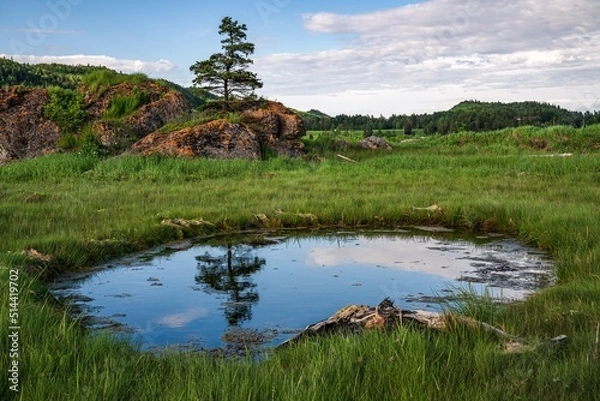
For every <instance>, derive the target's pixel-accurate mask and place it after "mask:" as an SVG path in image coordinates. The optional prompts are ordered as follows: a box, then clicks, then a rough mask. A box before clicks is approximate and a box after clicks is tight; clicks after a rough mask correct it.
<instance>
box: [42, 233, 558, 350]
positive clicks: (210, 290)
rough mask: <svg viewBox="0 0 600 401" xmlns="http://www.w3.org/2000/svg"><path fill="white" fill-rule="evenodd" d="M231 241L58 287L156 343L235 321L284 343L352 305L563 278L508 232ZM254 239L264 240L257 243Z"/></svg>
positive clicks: (435, 300)
mask: <svg viewBox="0 0 600 401" xmlns="http://www.w3.org/2000/svg"><path fill="white" fill-rule="evenodd" d="M245 239H246V242H244V241H240V240H234V239H226V242H220V243H217V244H215V245H211V244H207V243H198V244H196V245H193V246H192V245H191V244H190V246H189V247H188V248H186V249H169V248H164V247H163V248H160V249H157V250H155V251H153V252H147V253H144V254H140V255H134V256H131V257H129V258H124V259H121V260H118V261H115V262H113V263H111V264H110V266H108V265H107V266H104V267H106V268H103V269H98V270H96V271H94V272H90V273H88V274H86V275H85V276H84V278H81V277H77V278H74V277H64V278H63V279H62V280H58V281H57V282H56V285H55V286H50V290H51V291H52V292H53V293H54V294H55V296H56V297H57V298H62V299H64V300H66V301H67V302H71V303H73V304H74V305H75V306H77V307H78V308H79V310H80V311H81V312H82V314H83V315H84V316H89V319H88V321H90V322H95V323H94V324H93V325H92V327H98V328H109V329H114V328H115V327H119V326H120V327H127V328H129V329H130V331H133V332H135V333H136V335H138V338H137V339H138V340H139V341H140V342H141V344H143V346H144V347H145V348H151V347H164V346H166V345H172V344H185V343H187V342H189V341H191V340H193V341H196V340H198V343H199V344H200V346H201V347H206V348H212V347H222V346H224V344H225V342H226V340H224V339H223V336H224V334H225V333H228V332H230V331H231V330H232V329H233V330H237V332H243V331H244V330H251V331H254V330H256V331H258V332H263V331H265V330H267V331H268V330H270V331H272V332H277V335H276V337H275V338H274V339H273V343H274V344H276V343H278V342H281V341H284V340H286V339H287V338H289V337H290V336H292V335H293V333H294V330H300V329H302V328H304V327H306V325H308V324H310V323H313V322H315V321H318V320H321V319H323V318H325V317H327V316H330V315H331V314H332V313H333V312H335V311H336V310H339V309H340V308H342V307H344V306H346V305H348V304H367V305H375V304H377V303H379V302H380V301H381V300H382V299H383V298H385V297H390V298H391V299H392V300H394V301H395V302H396V304H397V305H398V306H400V307H402V308H404V309H428V310H440V308H441V305H440V304H439V302H441V301H444V300H449V299H452V297H453V296H457V295H460V292H458V291H457V292H453V289H457V290H460V289H461V288H463V289H464V287H465V286H466V285H468V286H469V288H473V289H474V290H475V291H476V292H477V293H483V292H484V291H488V290H489V291H490V293H491V294H492V295H493V296H495V295H498V297H508V298H511V299H515V298H517V299H518V298H523V297H524V296H526V295H527V294H529V293H531V292H532V291H534V290H537V289H538V288H541V287H544V286H545V285H548V284H551V282H552V278H553V274H552V269H551V265H550V263H549V262H548V260H547V259H545V256H544V255H543V254H541V253H540V252H539V251H536V250H534V249H531V248H527V247H526V246H524V245H523V244H521V243H519V242H517V241H515V240H512V239H507V238H480V239H476V241H475V242H474V240H473V239H465V238H463V237H460V236H459V235H456V236H455V237H448V236H442V235H439V236H438V235H431V236H429V235H422V233H421V235H414V233H375V234H373V233H336V234H329V235H321V236H317V235H305V236H278V237H276V236H272V237H266V238H265V237H261V238H260V239H261V241H262V242H259V243H257V242H256V240H257V238H250V240H248V238H245ZM250 244H252V245H250Z"/></svg>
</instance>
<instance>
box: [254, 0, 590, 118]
mask: <svg viewBox="0 0 600 401" xmlns="http://www.w3.org/2000/svg"><path fill="white" fill-rule="evenodd" d="M303 18H304V24H305V28H306V29H307V30H308V31H310V32H312V33H314V34H317V35H341V36H340V38H344V39H345V40H347V38H348V37H350V38H351V41H350V43H349V44H348V42H342V43H346V46H345V47H343V48H340V49H331V50H330V51H323V52H318V53H309V54H289V53H288V54H274V55H271V56H267V57H262V58H260V59H258V60H256V67H257V69H258V72H259V75H260V76H261V77H262V78H263V80H264V81H265V88H269V93H274V94H275V95H276V97H278V98H280V100H283V99H294V98H296V99H298V98H299V97H302V98H304V99H309V98H312V99H313V100H314V101H315V103H320V104H321V105H325V106H326V105H328V104H329V105H331V106H330V110H333V112H335V113H337V112H344V111H342V108H343V103H344V102H345V103H347V104H352V103H354V104H357V103H360V97H359V95H358V93H360V94H361V96H362V98H363V100H364V99H365V93H368V94H369V96H368V99H369V103H364V104H363V106H362V109H363V112H370V113H377V114H378V113H379V112H381V113H384V114H391V113H402V112H412V111H428V110H429V108H428V106H426V105H424V104H420V103H416V102H415V101H413V100H412V99H410V100H405V101H395V102H392V103H389V102H390V98H391V97H393V94H394V93H395V94H396V98H400V97H403V96H406V95H410V98H412V97H414V96H415V95H418V94H419V93H420V92H422V91H426V93H427V96H429V97H430V98H432V99H435V100H436V101H438V103H439V104H440V105H442V104H444V105H446V104H448V102H449V101H454V100H455V99H457V97H458V96H465V97H466V98H482V97H485V98H492V99H493V100H498V101H508V100H515V98H517V99H516V100H540V101H549V102H556V103H560V104H561V105H563V106H565V107H571V108H576V109H581V108H592V107H594V105H595V104H596V102H597V99H598V96H599V95H600V83H598V80H597V77H598V76H600V2H599V1H597V0H581V1H578V2H571V1H565V0H518V1H515V0H498V1H491V0H470V1H464V0H429V1H427V2H424V3H420V4H414V5H409V6H404V7H398V8H393V9H389V10H381V11H377V12H373V13H367V14H355V15H344V14H334V13H317V14H308V15H304V16H303ZM317 37H318V36H317ZM449 88H452V90H448V89H449ZM586 88H587V91H586ZM588 91H589V92H590V93H588ZM594 93H595V95H594ZM494 94H497V97H496V98H494ZM544 96H549V98H545V97H544ZM336 97H337V98H340V99H343V102H342V101H338V102H336V101H334V100H335V99H334V98H336ZM378 97H379V100H378ZM421 97H422V96H421ZM324 99H328V101H325V100H324ZM463 99H464V98H463ZM458 100H459V101H460V100H462V99H460V98H459V99H458ZM482 100H483V99H482ZM559 101H560V102H559ZM451 105H452V104H450V105H449V106H451ZM294 107H297V106H294ZM436 109H440V106H438V107H437V108H436ZM325 111H327V110H326V109H325ZM346 112H349V111H346ZM357 112H360V111H359V110H357Z"/></svg>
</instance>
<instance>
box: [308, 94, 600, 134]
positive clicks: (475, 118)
mask: <svg viewBox="0 0 600 401" xmlns="http://www.w3.org/2000/svg"><path fill="white" fill-rule="evenodd" d="M302 118H303V119H304V122H305V123H306V126H307V129H308V130H309V131H342V132H343V131H363V132H364V134H365V135H372V134H377V133H380V132H383V131H390V130H392V131H395V132H396V133H401V132H403V133H405V134H407V135H413V134H415V133H417V132H420V133H421V134H425V135H432V134H442V135H445V134H449V133H454V132H461V131H472V132H483V131H493V130H498V129H503V128H509V127H518V126H521V125H533V126H538V127H546V126H552V125H568V126H573V127H583V126H585V125H591V124H598V123H600V112H599V111H594V112H593V113H592V112H590V111H586V112H579V111H569V110H566V109H563V108H561V107H559V106H554V105H551V104H548V103H540V102H533V101H529V102H514V103H500V102H494V103H490V102H480V101H476V100H468V101H464V102H461V103H459V104H457V105H456V106H454V107H452V108H451V109H450V110H447V111H439V112H435V113H431V114H410V115H407V114H398V115H396V114H394V115H392V116H390V117H384V116H379V117H374V116H367V115H346V114H340V115H337V116H335V117H332V116H328V115H326V114H324V113H322V112H320V111H318V110H310V111H308V112H306V113H302Z"/></svg>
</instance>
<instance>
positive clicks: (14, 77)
mask: <svg viewBox="0 0 600 401" xmlns="http://www.w3.org/2000/svg"><path fill="white" fill-rule="evenodd" d="M98 70H108V68H106V67H94V66H81V65H78V66H72V65H63V64H34V65H30V64H21V63H17V62H16V61H12V60H9V59H6V58H0V86H11V85H24V86H29V87H34V88H45V87H49V86H58V87H61V88H65V89H75V88H77V86H79V83H80V79H81V77H82V76H83V75H85V74H88V73H90V72H93V71H98Z"/></svg>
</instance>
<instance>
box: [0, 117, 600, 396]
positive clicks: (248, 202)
mask: <svg viewBox="0 0 600 401" xmlns="http://www.w3.org/2000/svg"><path fill="white" fill-rule="evenodd" d="M527 130H529V128H528V129H527ZM527 130H525V131H523V132H521V131H518V132H517V134H515V132H514V131H510V132H509V131H500V132H498V133H494V134H491V133H488V134H487V135H486V134H462V135H459V136H457V137H455V138H453V137H452V136H448V137H431V138H422V139H418V140H416V141H411V142H403V143H402V144H401V145H399V147H398V148H397V150H394V151H391V152H364V151H358V150H352V151H351V152H352V153H349V154H351V156H352V157H353V158H354V159H355V160H356V161H358V163H347V162H344V161H342V160H341V159H339V158H337V157H336V156H335V153H331V154H328V153H325V154H319V155H313V156H312V157H310V158H308V159H307V160H302V159H286V158H274V159H269V160H267V161H261V162H259V161H243V160H227V161H220V160H206V159H194V160H191V159H177V158H162V157H147V158H145V157H138V156H127V155H124V156H120V157H117V158H109V159H106V158H98V157H94V156H93V155H90V154H87V155H86V154H81V153H71V154H55V155H49V156H46V157H43V158H39V159H33V160H26V161H21V162H17V163H12V164H8V165H4V166H0V233H1V234H0V235H1V241H0V265H2V266H3V268H2V269H1V270H0V275H1V277H0V282H1V283H2V284H1V285H2V291H0V294H7V293H8V292H7V281H8V274H7V270H6V268H9V267H10V268H13V269H15V268H18V269H20V272H21V274H20V306H19V308H20V310H19V312H20V316H21V319H22V320H21V323H20V324H21V330H20V333H21V338H20V341H21V342H20V369H21V370H20V379H21V388H20V390H21V391H20V393H19V394H13V393H12V392H10V390H9V389H8V388H7V387H5V386H4V384H3V386H0V398H1V399H21V400H46V399H86V400H94V399H98V400H106V399H119V400H127V399H131V400H146V399H148V400H150V399H152V400H155V399H164V400H182V399H185V400H187V399H202V400H223V399H228V400H238V399H239V400H270V399H274V400H298V399H302V400H325V399H327V400H338V399H339V400H348V399H354V400H361V399H364V400H389V399H411V400H413V399H414V400H421V399H423V400H425V399H427V400H432V399H435V400H444V399H448V400H463V399H464V400H467V399H468V400H505V399H527V400H530V399H531V400H534V399H535V400H537V399H546V400H570V399H572V400H575V399H577V400H593V399H595V398H596V397H597V391H596V389H597V388H600V379H599V378H600V361H599V359H598V358H599V357H600V356H599V355H598V354H597V351H598V350H597V347H598V345H597V344H596V340H595V333H596V327H597V324H598V322H600V270H599V266H600V225H599V224H598V221H600V208H598V199H599V196H600V159H599V157H600V153H599V152H598V148H597V147H596V145H595V144H596V143H597V140H598V138H600V132H599V131H598V127H595V128H594V127H588V128H586V129H584V130H574V131H571V129H567V128H565V129H564V130H565V131H563V128H549V129H546V130H537V129H535V130H534V129H531V132H529V131H527ZM565 136H568V141H567V140H566V139H565ZM534 138H541V139H535V140H534ZM540 141H541V142H540ZM543 141H547V143H549V144H550V146H549V147H548V146H544V147H538V146H532V145H531V144H532V143H533V144H536V143H542V142H543ZM566 151H569V152H572V153H573V155H572V156H570V157H559V156H553V157H550V155H556V154H557V153H562V152H566ZM431 205H437V206H439V209H437V210H435V209H430V210H427V209H423V208H425V207H428V206H431ZM259 213H262V214H265V215H266V216H267V217H268V218H269V221H268V222H264V221H259V220H258V219H256V218H255V215H256V214H259ZM307 216H311V217H310V218H308V217H307ZM168 218H184V219H204V220H205V221H207V222H210V223H212V225H206V226H204V227H197V228H195V229H189V230H183V229H177V228H174V227H172V226H167V225H163V224H161V222H162V221H163V220H164V219H168ZM415 224H437V225H443V226H446V227H450V228H456V229H459V230H472V231H475V232H480V231H483V232H504V233H509V234H513V235H515V236H517V237H519V238H520V239H522V240H524V241H526V242H528V243H530V244H531V245H534V246H538V247H540V248H543V249H545V250H547V251H548V252H550V254H551V255H552V257H553V258H554V261H555V264H556V270H557V274H558V278H559V281H558V283H557V285H556V286H554V287H552V288H549V289H546V290H544V291H541V292H540V293H538V294H536V295H535V296H533V297H531V298H530V299H528V300H527V301H525V302H520V303H516V304H511V305H508V306H500V305H495V304H491V303H485V302H484V303H469V302H466V303H461V304H459V305H456V306H453V308H455V310H456V311H457V313H462V314H465V315H468V316H473V317H475V318H478V319H481V320H485V321H486V322H488V323H490V324H494V325H496V326H498V327H501V328H503V329H504V330H506V331H507V332H510V333H513V334H515V335H518V336H521V337H524V338H525V339H526V340H527V341H528V342H530V343H531V344H534V345H536V346H537V347H535V349H534V350H532V351H529V352H525V353H523V354H505V353H503V348H502V345H503V341H502V340H501V339H499V338H496V337H494V336H493V335H491V334H489V333H486V332H483V331H479V330H475V329H473V328H468V327H463V326H461V325H456V326H454V327H453V328H452V329H450V330H449V331H447V332H441V333H437V332H429V331H425V332H422V331H420V330H415V329H411V328H409V327H402V328H398V329H395V330H393V331H392V332H389V333H384V332H374V333H366V334H364V335H359V336H345V335H339V336H333V337H331V338H323V339H319V340H315V341H309V342H306V343H303V344H299V345H298V346H294V347H290V348H289V349H286V350H283V351H278V352H275V353H273V354H272V355H270V356H269V357H268V358H266V360H264V361H262V362H257V361H253V360H252V359H248V360H242V361H235V362H234V361H228V360H220V359H215V358H211V357H207V356H205V355H199V354H194V353H190V354H180V353H173V352H167V353H165V354H148V353H143V352H140V351H139V350H138V349H137V348H136V346H135V345H134V344H133V345H132V344H128V343H125V342H119V341H117V340H115V339H113V338H110V337H106V336H99V335H92V334H90V333H89V332H86V331H85V330H83V329H82V328H81V326H80V325H79V323H78V322H76V321H73V320H71V319H70V318H69V315H68V313H67V311H66V310H65V306H64V305H60V304H58V303H57V302H55V301H54V300H53V299H52V298H51V296H50V295H49V294H48V293H47V291H46V289H45V286H44V283H45V282H44V280H47V279H50V278H51V277H52V276H53V275H56V274H60V273H62V272H64V271H66V270H81V269H87V268H89V267H90V266H91V265H93V264H95V263H99V262H101V261H106V260H109V259H111V258H113V257H116V256H118V255H123V254H124V253H127V252H132V251H134V250H139V249H144V248H147V247H150V246H152V245H155V244H159V243H166V242H168V241H173V240H177V239H180V238H184V237H189V236H193V235H200V234H207V233H212V232H235V231H239V230H244V229H267V228H270V229H276V228H281V227H289V228H292V227H344V228H352V227H385V228H390V227H398V226H406V225H415ZM28 249H35V250H37V251H38V252H40V253H41V254H43V255H47V256H48V257H50V261H42V260H38V261H35V260H28V259H27V257H26V255H24V254H23V253H22V251H24V250H28ZM3 296H4V295H3ZM283 301H284V300H283ZM332 312H334V311H332ZM0 316H1V317H0V337H1V338H2V340H0V341H2V349H3V350H4V349H7V348H6V347H7V346H8V337H7V336H8V334H9V333H8V327H9V324H8V302H5V301H4V300H3V301H2V302H0ZM559 334H566V335H567V336H568V338H569V340H568V342H567V343H566V344H564V345H561V346H553V345H552V344H550V343H547V342H546V340H547V339H549V338H552V337H554V336H557V335H559ZM9 363H10V359H9V357H8V355H7V354H6V353H3V354H1V355H0V370H1V371H2V372H6V371H7V369H8V366H9V365H8V364H9ZM4 383H6V382H4Z"/></svg>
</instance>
